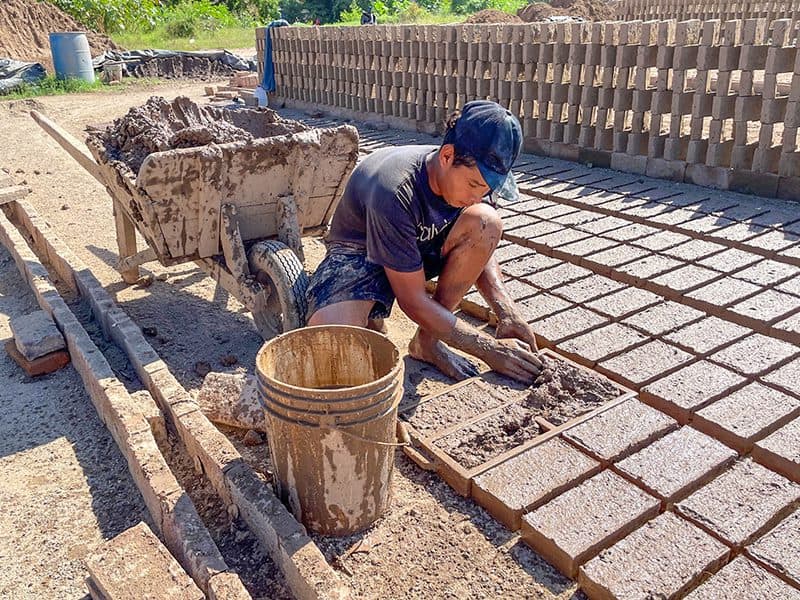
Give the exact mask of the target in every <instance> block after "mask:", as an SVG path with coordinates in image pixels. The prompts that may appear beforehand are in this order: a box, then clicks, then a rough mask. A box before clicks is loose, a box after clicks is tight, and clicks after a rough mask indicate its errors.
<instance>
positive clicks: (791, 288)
mask: <svg viewBox="0 0 800 600" xmlns="http://www.w3.org/2000/svg"><path fill="white" fill-rule="evenodd" d="M775 289H777V290H780V291H782V292H787V293H789V294H794V295H795V296H800V277H792V278H791V279H790V280H789V281H784V282H783V283H781V284H780V285H776V286H775Z"/></svg>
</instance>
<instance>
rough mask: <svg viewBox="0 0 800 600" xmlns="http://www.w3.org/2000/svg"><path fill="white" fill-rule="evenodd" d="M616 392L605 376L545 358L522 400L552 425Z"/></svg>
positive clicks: (571, 416) (596, 405) (584, 410)
mask: <svg viewBox="0 0 800 600" xmlns="http://www.w3.org/2000/svg"><path fill="white" fill-rule="evenodd" d="M619 394H620V390H619V388H618V387H617V386H615V385H614V384H613V383H611V382H610V381H609V380H608V379H606V378H605V377H601V376H600V375H597V374H595V373H592V372H591V371H585V370H583V369H579V368H578V367H575V366H573V365H571V364H569V363H567V362H563V361H560V360H552V359H549V358H546V359H544V369H543V370H542V372H541V374H540V375H539V377H537V378H536V381H535V382H534V384H533V387H532V388H531V393H530V396H528V399H527V401H526V404H527V406H528V408H530V409H532V410H534V411H536V413H537V414H538V415H539V416H541V417H543V418H544V419H547V420H548V421H549V422H550V423H552V424H553V425H561V424H562V423H566V422H567V421H569V420H570V419H574V418H575V417H577V416H580V415H582V414H584V413H587V412H589V411H590V410H592V409H594V408H597V407H598V406H600V405H601V404H605V403H606V402H608V401H609V400H613V399H614V398H616V397H618V396H619Z"/></svg>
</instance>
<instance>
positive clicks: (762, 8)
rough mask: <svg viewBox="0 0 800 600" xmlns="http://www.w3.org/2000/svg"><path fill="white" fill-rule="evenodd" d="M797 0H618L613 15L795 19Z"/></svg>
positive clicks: (624, 18) (631, 17)
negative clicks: (615, 11)
mask: <svg viewBox="0 0 800 600" xmlns="http://www.w3.org/2000/svg"><path fill="white" fill-rule="evenodd" d="M798 10H800V7H799V5H798V3H797V0H619V3H618V4H617V14H616V18H617V19H619V20H620V21H632V20H634V19H647V20H649V19H678V20H680V21H686V20H688V19H702V20H705V19H721V20H723V21H729V20H733V19H768V20H775V19H792V18H794V19H796V18H797V17H796V13H797V12H798Z"/></svg>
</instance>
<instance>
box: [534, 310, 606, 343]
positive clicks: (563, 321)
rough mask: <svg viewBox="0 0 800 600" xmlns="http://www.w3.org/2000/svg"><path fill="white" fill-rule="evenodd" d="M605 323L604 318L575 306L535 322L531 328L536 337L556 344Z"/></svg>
mask: <svg viewBox="0 0 800 600" xmlns="http://www.w3.org/2000/svg"><path fill="white" fill-rule="evenodd" d="M606 323H608V319H607V318H606V317H604V316H602V315H600V314H598V313H596V312H594V311H591V310H589V309H588V308H582V307H580V306H575V307H573V308H570V309H569V310H565V311H563V312H560V313H556V314H554V315H550V316H549V317H546V318H544V319H541V320H539V321H537V322H536V323H535V324H534V326H533V328H534V330H535V331H536V333H537V334H538V335H541V336H542V337H544V338H545V339H547V340H550V341H551V342H553V343H558V342H560V341H561V340H564V339H567V338H570V337H573V336H575V335H579V334H581V333H584V332H586V331H589V330H590V329H594V328H595V327H599V326H600V325H605V324H606Z"/></svg>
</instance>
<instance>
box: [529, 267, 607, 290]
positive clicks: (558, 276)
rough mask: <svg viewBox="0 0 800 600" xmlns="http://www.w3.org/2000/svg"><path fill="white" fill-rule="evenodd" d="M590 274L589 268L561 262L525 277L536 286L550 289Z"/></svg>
mask: <svg viewBox="0 0 800 600" xmlns="http://www.w3.org/2000/svg"><path fill="white" fill-rule="evenodd" d="M591 274H592V272H591V271H590V270H589V269H584V268H583V267H579V266H578V265H575V264H572V263H561V264H560V265H557V266H555V267H551V268H549V269H544V270H542V271H538V272H536V273H533V274H531V275H530V276H528V277H527V279H528V281H530V282H531V283H532V284H533V285H535V286H536V287H538V288H541V289H544V290H552V289H553V288H557V287H559V286H561V285H564V284H567V283H571V282H573V281H576V280H578V279H581V278H583V277H586V276H587V275H591Z"/></svg>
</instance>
